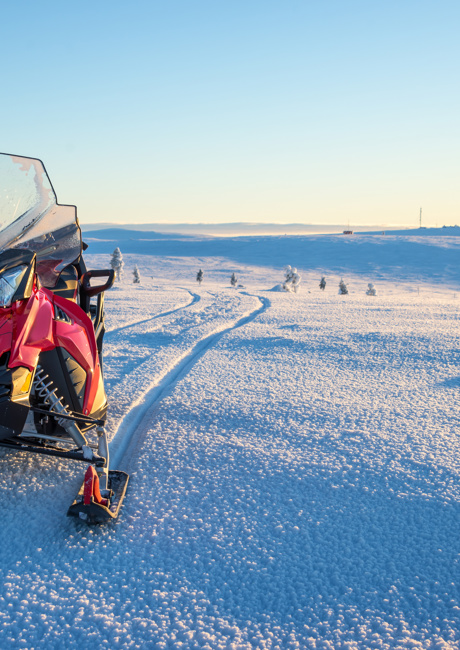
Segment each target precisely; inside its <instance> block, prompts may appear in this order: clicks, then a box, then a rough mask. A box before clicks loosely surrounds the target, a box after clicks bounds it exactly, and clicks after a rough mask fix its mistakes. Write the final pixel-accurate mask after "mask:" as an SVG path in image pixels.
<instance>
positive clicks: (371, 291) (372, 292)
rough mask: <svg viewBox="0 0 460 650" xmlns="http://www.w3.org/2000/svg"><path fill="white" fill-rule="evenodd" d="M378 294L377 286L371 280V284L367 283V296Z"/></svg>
mask: <svg viewBox="0 0 460 650" xmlns="http://www.w3.org/2000/svg"><path fill="white" fill-rule="evenodd" d="M376 295H377V290H376V288H375V287H374V285H373V284H372V283H371V282H369V284H368V285H367V291H366V296H376Z"/></svg>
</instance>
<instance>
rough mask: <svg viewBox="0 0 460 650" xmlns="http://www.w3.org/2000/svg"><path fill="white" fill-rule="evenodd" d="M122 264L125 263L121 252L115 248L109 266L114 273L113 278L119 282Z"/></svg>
mask: <svg viewBox="0 0 460 650" xmlns="http://www.w3.org/2000/svg"><path fill="white" fill-rule="evenodd" d="M124 264H125V263H124V262H123V255H122V254H121V250H120V249H119V248H118V246H117V248H116V249H115V250H114V251H113V253H112V259H111V260H110V266H111V267H112V269H113V270H114V271H115V278H116V279H117V280H121V276H122V273H123V266H124Z"/></svg>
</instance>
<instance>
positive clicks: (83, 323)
mask: <svg viewBox="0 0 460 650" xmlns="http://www.w3.org/2000/svg"><path fill="white" fill-rule="evenodd" d="M54 304H56V305H57V306H58V307H59V308H60V309H62V310H63V311H64V312H65V313H66V314H67V315H68V316H69V317H70V318H71V320H72V322H71V323H67V322H64V321H60V320H55V318H54ZM55 347H62V348H64V349H65V350H67V352H69V354H71V355H72V356H73V358H74V359H75V360H76V361H77V362H78V363H79V364H80V365H81V366H82V367H83V369H84V370H85V372H86V376H87V379H86V390H85V397H84V401H83V413H85V414H89V413H91V411H92V407H93V404H94V400H95V397H96V393H97V391H98V386H99V382H100V381H101V370H100V365H99V358H98V353H97V347H96V340H95V336H94V328H93V324H92V322H91V319H90V318H89V317H88V316H87V315H86V314H85V312H84V311H83V309H81V308H80V307H79V306H78V305H77V304H76V303H74V302H72V301H71V300H66V299H65V298H60V297H58V296H55V295H54V294H53V293H52V291H49V290H48V289H45V288H44V287H41V288H39V289H37V288H34V290H33V293H32V296H31V297H30V298H29V300H27V301H24V302H16V303H13V305H11V307H9V308H0V356H1V355H2V354H3V353H4V352H9V351H11V354H10V359H9V363H8V366H9V367H10V368H15V367H17V366H23V367H26V368H29V370H31V371H34V370H35V368H36V367H37V363H38V357H39V355H40V352H42V351H46V350H52V349H53V348H55Z"/></svg>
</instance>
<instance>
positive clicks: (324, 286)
mask: <svg viewBox="0 0 460 650" xmlns="http://www.w3.org/2000/svg"><path fill="white" fill-rule="evenodd" d="M319 288H320V289H321V291H324V289H325V288H326V278H325V277H324V275H323V277H322V278H321V280H320V283H319Z"/></svg>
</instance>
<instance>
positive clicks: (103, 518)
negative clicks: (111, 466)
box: [67, 466, 129, 524]
mask: <svg viewBox="0 0 460 650" xmlns="http://www.w3.org/2000/svg"><path fill="white" fill-rule="evenodd" d="M89 470H93V468H92V466H90V467H89V468H88V471H89ZM89 478H91V477H88V472H87V475H86V476H85V480H84V481H83V485H82V486H81V488H80V491H79V493H78V495H77V498H76V499H75V501H74V502H73V503H72V505H71V506H70V508H69V510H68V512H67V516H68V517H78V518H79V519H81V520H82V521H85V522H86V523H87V524H105V523H107V522H108V521H110V520H112V519H116V518H117V517H118V512H119V510H120V507H121V504H122V502H123V499H124V496H125V492H126V488H127V486H128V481H129V475H128V474H126V472H121V471H119V470H109V475H108V492H109V494H110V496H109V497H108V498H107V499H106V498H101V497H100V495H99V486H98V482H97V483H95V484H94V485H92V486H91V488H90V490H91V494H90V495H89V496H88V480H89Z"/></svg>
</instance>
